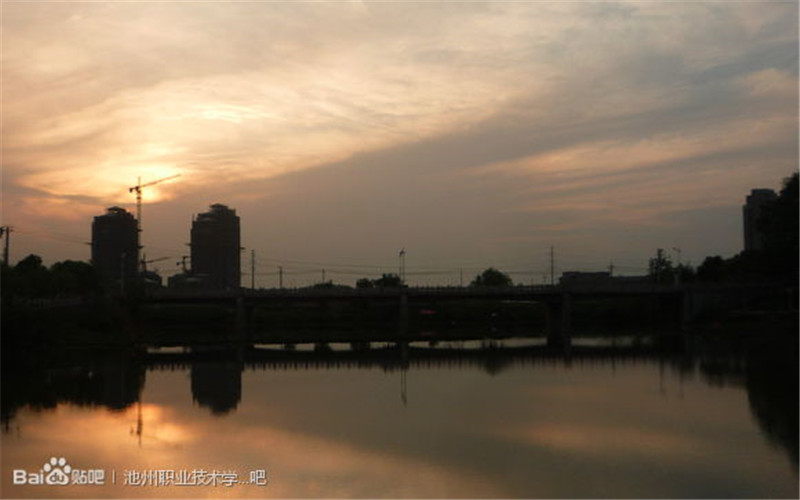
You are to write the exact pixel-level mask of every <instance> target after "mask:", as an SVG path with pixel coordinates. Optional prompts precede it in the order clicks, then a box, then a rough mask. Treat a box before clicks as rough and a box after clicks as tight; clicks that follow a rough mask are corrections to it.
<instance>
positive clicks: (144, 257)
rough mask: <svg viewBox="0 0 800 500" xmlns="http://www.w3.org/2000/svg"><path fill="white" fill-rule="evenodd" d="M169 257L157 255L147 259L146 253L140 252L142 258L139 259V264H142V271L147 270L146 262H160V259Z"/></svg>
mask: <svg viewBox="0 0 800 500" xmlns="http://www.w3.org/2000/svg"><path fill="white" fill-rule="evenodd" d="M167 259H169V257H159V258H158V259H150V260H147V254H144V253H143V254H142V259H141V260H140V261H139V264H140V265H141V266H142V272H143V273H146V272H147V264H152V263H154V262H161V261H162V260H167Z"/></svg>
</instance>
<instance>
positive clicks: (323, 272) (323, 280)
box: [322, 269, 325, 283]
mask: <svg viewBox="0 0 800 500" xmlns="http://www.w3.org/2000/svg"><path fill="white" fill-rule="evenodd" d="M322 282H323V283H325V269H323V270H322Z"/></svg>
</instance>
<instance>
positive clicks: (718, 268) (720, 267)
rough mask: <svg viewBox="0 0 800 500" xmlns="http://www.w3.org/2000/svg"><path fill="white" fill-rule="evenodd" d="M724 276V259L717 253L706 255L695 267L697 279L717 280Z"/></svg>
mask: <svg viewBox="0 0 800 500" xmlns="http://www.w3.org/2000/svg"><path fill="white" fill-rule="evenodd" d="M724 277H725V260H724V259H723V258H722V257H720V256H719V255H714V256H713V257H706V259H705V260H704V261H703V263H702V264H700V267H698V268H697V279H698V280H700V281H710V282H719V281H722V280H723V278H724Z"/></svg>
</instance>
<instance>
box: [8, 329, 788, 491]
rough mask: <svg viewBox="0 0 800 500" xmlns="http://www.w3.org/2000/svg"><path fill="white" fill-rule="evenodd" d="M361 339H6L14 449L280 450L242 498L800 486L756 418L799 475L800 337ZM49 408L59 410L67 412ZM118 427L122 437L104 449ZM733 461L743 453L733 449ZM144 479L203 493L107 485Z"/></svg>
mask: <svg viewBox="0 0 800 500" xmlns="http://www.w3.org/2000/svg"><path fill="white" fill-rule="evenodd" d="M357 347H358V348H356V349H350V347H349V346H333V348H331V349H308V350H304V349H302V348H300V349H284V348H268V347H263V346H260V347H259V346H237V347H234V348H229V347H221V348H210V347H204V348H194V349H180V350H173V351H148V350H145V349H141V350H135V351H109V350H82V351H75V352H70V353H64V352H62V353H59V356H58V357H56V356H52V357H45V356H44V355H36V356H34V355H31V354H26V355H23V354H21V353H16V355H14V356H9V355H7V352H6V351H4V353H3V366H2V369H3V379H2V380H3V382H2V383H3V391H2V398H3V400H2V407H3V424H4V427H5V429H6V433H5V436H6V437H7V438H10V437H13V436H16V437H14V439H16V441H15V440H11V441H10V446H5V447H4V451H3V458H4V462H5V463H13V464H17V463H20V462H24V461H26V460H30V461H32V462H33V463H36V461H37V460H41V457H43V456H44V455H46V454H47V453H52V452H54V450H51V449H48V448H47V447H46V446H44V445H45V444H48V443H50V446H53V444H52V443H54V442H55V443H62V444H64V445H65V446H68V447H71V448H70V451H71V452H72V453H73V454H75V455H78V454H79V451H78V450H80V449H84V448H87V447H88V444H87V443H82V444H80V443H78V442H77V441H75V440H74V438H69V439H68V438H67V437H65V436H64V435H63V433H62V434H59V432H58V431H59V428H61V429H75V428H88V429H93V430H94V431H89V432H91V434H90V435H92V439H91V441H92V445H91V449H90V450H86V451H85V453H86V456H87V458H86V460H90V461H91V460H96V456H97V455H98V454H102V453H105V454H106V456H107V459H108V460H109V461H111V463H114V464H116V465H117V466H120V467H130V466H131V465H132V464H131V463H130V462H128V463H125V462H124V461H121V460H122V459H121V458H120V457H119V456H118V455H119V454H118V453H117V454H116V455H115V454H114V448H116V449H119V448H124V447H125V446H126V445H125V439H130V434H135V435H136V437H137V438H138V439H137V441H138V443H137V446H139V447H140V448H141V453H139V452H137V453H138V454H136V455H132V456H130V457H128V460H135V462H136V466H137V467H144V466H145V465H146V464H150V465H165V464H166V465H169V466H171V467H177V466H179V465H181V464H185V465H186V466H187V467H194V466H199V465H202V464H204V463H212V464H213V463H219V464H220V466H221V467H224V466H225V465H226V464H227V466H228V467H230V466H231V464H248V463H259V462H264V461H266V462H267V464H266V466H267V467H268V468H269V469H270V470H271V471H272V474H273V475H274V476H275V477H280V481H278V482H277V483H273V484H272V486H271V489H270V490H268V491H267V492H266V493H265V492H264V491H259V490H255V491H250V490H238V491H237V492H235V493H232V494H234V495H235V496H236V495H246V496H247V495H253V496H264V495H268V496H283V497H317V496H325V497H331V496H346V497H353V496H356V497H357V496H370V497H376V496H395V497H398V496H411V497H415V496H422V497H431V496H442V497H448V496H450V497H452V496H460V497H464V496H467V497H469V496H506V497H518V496H549V497H559V496H567V497H569V496H597V497H604V496H614V497H628V496H640V497H641V496H693V497H703V496H729V497H734V496H742V495H744V496H770V497H774V496H785V495H786V494H789V495H790V496H791V495H796V494H797V489H796V488H797V487H796V476H793V477H794V479H793V480H792V482H791V483H789V484H787V483H786V477H785V476H783V475H781V473H779V472H776V471H777V470H779V469H780V468H781V465H780V463H777V462H776V459H775V457H774V456H773V455H769V453H768V452H767V451H758V450H756V449H757V448H758V443H757V442H752V441H747V439H746V438H741V436H742V435H743V429H744V427H742V426H745V425H747V419H746V418H745V419H743V418H742V417H744V416H747V414H748V413H750V414H751V415H752V416H754V417H755V420H756V421H757V422H758V426H759V428H760V429H761V431H762V433H763V435H765V436H766V437H767V440H768V441H769V442H770V443H773V444H775V445H777V446H779V447H780V448H781V450H782V453H783V454H784V456H788V458H789V460H785V459H784V464H785V463H786V462H788V463H789V464H791V469H792V470H794V471H796V468H797V453H798V448H797V440H798V434H797V422H798V417H797V394H798V386H797V377H796V374H797V360H796V348H795V349H794V350H791V349H790V348H788V349H781V350H778V351H776V350H775V349H772V348H768V347H767V346H761V347H759V346H758V345H756V346H755V347H754V346H753V345H752V344H751V343H740V344H735V343H734V344H732V343H731V342H720V343H715V342H709V341H708V340H702V339H696V338H690V337H682V336H674V337H670V338H665V339H661V340H659V341H658V342H638V343H636V342H616V343H615V344H612V343H608V342H593V343H592V342H586V343H583V344H581V343H580V342H576V343H575V345H573V346H572V348H571V349H570V350H569V351H568V352H564V351H558V350H553V349H549V348H547V347H546V346H543V345H522V346H511V345H503V344H492V345H484V346H480V345H476V346H472V347H473V348H467V349H465V348H463V347H470V346H451V345H440V346H436V347H431V346H428V345H386V346H373V347H372V348H371V349H366V348H365V346H357ZM187 378H188V379H189V380H188V383H187V382H186V379H187ZM187 386H188V387H187ZM187 389H188V390H187ZM740 395H742V396H745V398H744V399H741V398H740ZM740 400H741V401H740ZM660 401H663V402H660ZM741 403H744V404H741ZM748 404H749V410H748V409H747V407H748ZM99 406H102V407H105V408H107V409H109V410H111V411H110V412H103V411H98V409H97V407H99ZM740 407H741V408H744V413H743V412H742V411H741V410H739V409H738V408H740ZM37 415H38V416H45V417H47V416H48V415H51V416H50V417H47V418H49V420H47V422H48V423H47V425H44V423H42V424H41V425H40V422H45V421H42V420H41V419H37V418H38V417H37V418H34V417H35V416H37ZM112 429H116V430H114V431H113V432H112ZM120 430H122V431H123V432H120ZM97 433H99V435H98V434H97ZM106 433H108V435H106ZM126 435H127V436H126ZM731 438H733V440H732V439H731ZM740 438H741V439H740ZM737 440H738V441H737ZM727 441H730V444H727V445H726V444H724V443H726V442H727ZM762 441H763V440H762ZM6 442H7V443H6V444H9V441H8V439H6ZM37 442H38V443H39V445H40V447H39V448H38V449H36V453H34V451H33V450H34V449H35V448H36V446H34V445H35V444H36V443H37ZM102 442H105V444H107V445H109V446H110V447H111V448H112V449H111V450H105V449H101V448H102V446H103V445H101V444H100V443H102ZM741 447H744V449H746V450H748V454H750V457H749V459H752V460H756V459H759V458H764V457H766V459H765V460H762V462H764V461H766V463H771V465H770V466H769V468H765V469H764V471H762V472H758V471H756V472H753V471H752V470H751V469H753V464H752V463H750V461H749V460H748V457H745V456H742V457H735V456H734V457H728V455H731V454H734V455H735V453H736V452H735V450H736V449H737V448H741ZM23 450H28V451H23ZM156 452H157V453H156ZM70 456H71V457H72V456H73V455H70ZM722 457H726V458H725V460H729V461H730V462H728V463H724V464H721V463H719V462H720V461H721V460H722ZM278 458H279V461H276V459H278ZM76 460H77V458H76ZM654 460H657V462H653V461H654ZM648 467H649V468H651V469H648ZM761 467H764V466H761ZM756 469H757V467H756ZM787 470H788V468H787ZM393 471H394V472H393ZM565 471H569V473H567V472H565ZM664 471H669V473H667V472H664ZM720 471H723V472H724V473H723V472H720ZM730 471H738V472H737V473H736V474H733V476H736V477H728V476H730V475H731V474H730ZM741 471H750V472H747V473H745V472H741ZM740 472H741V473H740ZM395 473H402V474H408V475H409V476H410V477H411V476H413V477H416V478H418V479H416V480H414V481H411V480H410V479H409V478H405V479H402V478H399V477H394V474H395ZM576 473H584V474H585V475H584V477H583V483H582V484H576V483H575V481H574V478H570V477H568V476H569V475H570V474H576ZM659 474H663V477H662V476H660V475H659ZM747 474H750V475H753V474H762V475H761V476H758V477H759V479H758V480H756V479H753V478H751V477H749V476H748V475H747ZM7 476H8V472H7V471H4V476H3V485H4V489H5V488H7V487H9V485H8V477H7ZM717 476H719V477H717ZM603 477H605V479H603ZM620 477H622V478H624V484H620V481H619V479H620ZM776 478H777V479H776ZM789 478H790V479H791V478H792V476H791V473H790V477H789ZM368 479H369V480H368ZM415 481H416V482H415ZM665 481H666V482H665ZM747 481H751V482H752V483H757V484H758V485H761V486H763V487H764V488H767V489H759V487H755V486H753V484H750V483H748V482H747ZM667 483H669V484H667ZM770 484H771V485H773V486H766V485H770ZM281 485H282V486H281ZM415 485H416V486H415ZM723 485H727V486H723ZM775 485H778V486H775ZM769 487H776V488H777V489H775V490H770V489H768V488H769ZM581 488H583V489H581ZM726 488H727V489H726ZM9 491H13V493H14V494H15V496H42V492H41V491H39V490H37V491H34V492H27V491H24V490H21V489H14V488H13V487H12V488H11V490H9ZM120 491H121V493H120ZM787 492H788V493H787ZM84 493H85V492H84ZM88 493H89V496H98V493H97V492H96V491H89V492H88ZM706 493H707V494H706ZM139 494H144V495H145V496H164V495H167V496H176V495H184V494H185V495H187V496H197V495H198V494H199V493H198V492H197V491H194V492H192V491H182V492H180V491H170V492H168V493H165V492H164V491H154V490H151V491H149V492H146V491H142V492H141V493H140V492H135V491H134V492H132V491H130V490H119V489H117V490H109V492H105V491H104V492H103V493H102V494H100V496H109V495H123V496H138V495H139ZM204 494H206V493H204ZM207 494H211V495H212V496H219V495H220V493H219V492H212V493H207ZM54 495H67V496H81V495H80V494H78V491H77V490H70V492H69V493H66V492H63V491H62V492H61V493H59V491H56V492H54ZM47 496H50V495H49V493H47Z"/></svg>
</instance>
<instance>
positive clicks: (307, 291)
mask: <svg viewBox="0 0 800 500" xmlns="http://www.w3.org/2000/svg"><path fill="white" fill-rule="evenodd" d="M686 290H687V289H686V288H685V287H678V286H674V285H656V284H651V283H609V284H602V283H600V284H574V285H570V286H563V285H559V286H549V285H544V286H515V287H468V288H465V287H398V288H380V287H379V288H363V289H357V288H356V289H354V288H304V289H273V290H247V289H241V290H237V291H211V290H179V291H176V290H159V291H157V292H156V293H153V294H152V295H150V296H148V297H146V298H145V299H143V301H142V302H143V303H145V304H194V305H203V304H220V305H224V304H228V305H230V306H231V307H235V310H236V322H237V326H240V327H246V326H247V325H248V324H249V323H250V321H251V318H252V311H253V308H255V307H257V306H259V305H269V304H288V303H293V302H334V301H361V302H390V303H391V302H393V303H396V304H397V312H398V315H397V317H398V319H399V323H400V331H405V328H404V327H405V325H406V324H407V322H408V310H409V303H410V302H412V301H417V302H420V301H437V300H446V301H461V300H465V301H476V300H480V301H484V300H501V301H520V302H535V303H540V304H543V305H544V306H545V310H546V312H547V314H546V317H547V334H548V340H549V342H550V344H551V345H560V344H564V343H567V342H568V341H569V337H570V310H571V304H572V302H573V300H581V299H585V298H591V299H595V298H610V297H654V298H659V299H660V298H670V299H673V301H674V303H675V304H677V307H676V315H678V314H680V312H681V311H680V310H681V306H683V308H684V309H685V308H686V306H687V305H689V306H691V301H687V300H686V297H687V295H688V294H687V293H686ZM686 314H687V311H683V315H684V316H686ZM312 340H313V339H312ZM369 340H374V341H380V340H397V338H396V335H395V334H394V333H393V334H392V338H388V337H387V338H372V339H369Z"/></svg>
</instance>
